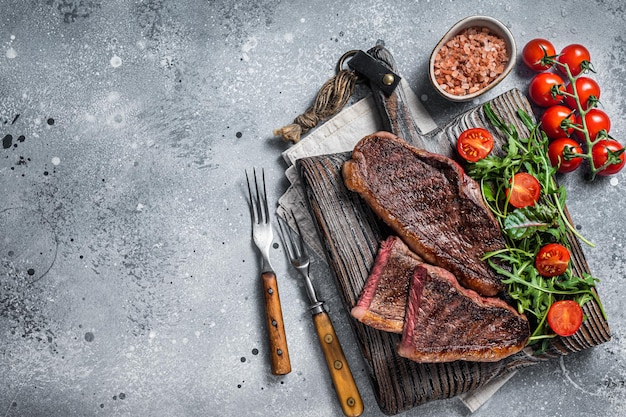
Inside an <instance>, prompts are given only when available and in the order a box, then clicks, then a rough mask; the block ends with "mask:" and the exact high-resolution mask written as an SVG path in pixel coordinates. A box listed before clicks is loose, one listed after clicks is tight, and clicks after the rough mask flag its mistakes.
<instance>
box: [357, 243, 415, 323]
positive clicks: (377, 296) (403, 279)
mask: <svg viewBox="0 0 626 417" xmlns="http://www.w3.org/2000/svg"><path fill="white" fill-rule="evenodd" d="M421 262H422V260H421V258H420V257H419V256H417V255H416V254H414V253H413V252H411V251H410V250H409V248H408V247H407V246H406V245H405V244H404V243H403V242H402V241H401V240H400V238H398V237H397V236H390V237H389V238H387V239H386V240H384V241H383V242H381V244H380V248H379V249H378V253H377V254H376V260H375V261H374V266H373V267H372V270H371V271H370V274H369V276H368V278H367V281H366V283H365V286H364V287H363V289H362V290H361V294H360V295H359V300H358V302H357V304H356V305H355V306H354V307H353V308H352V311H351V314H352V316H353V317H354V318H355V319H357V320H359V321H360V322H361V323H363V324H367V325H368V326H370V327H373V328H375V329H378V330H384V331H386V332H392V333H402V328H403V327H404V316H405V312H406V304H407V298H408V295H409V283H410V282H411V278H412V276H413V270H414V269H415V267H416V266H418V265H419V264H421Z"/></svg>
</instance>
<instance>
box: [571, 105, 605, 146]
mask: <svg viewBox="0 0 626 417" xmlns="http://www.w3.org/2000/svg"><path fill="white" fill-rule="evenodd" d="M576 124H577V125H579V126H582V124H583V122H582V117H580V115H578V116H576ZM585 125H586V126H587V131H588V132H589V139H591V141H592V142H593V141H595V140H596V138H597V137H598V133H600V132H601V131H603V130H604V132H605V133H606V134H608V133H609V131H610V130H611V119H610V118H609V115H608V114H606V113H605V112H603V111H602V110H600V109H597V108H594V109H590V110H589V111H588V112H587V113H586V114H585ZM576 137H578V139H579V140H580V141H582V142H584V141H585V134H584V133H583V132H581V131H579V130H577V131H576Z"/></svg>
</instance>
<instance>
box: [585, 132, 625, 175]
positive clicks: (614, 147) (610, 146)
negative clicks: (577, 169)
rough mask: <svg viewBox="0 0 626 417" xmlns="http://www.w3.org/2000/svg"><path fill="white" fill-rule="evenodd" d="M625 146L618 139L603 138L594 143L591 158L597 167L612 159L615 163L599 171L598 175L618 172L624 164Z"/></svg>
mask: <svg viewBox="0 0 626 417" xmlns="http://www.w3.org/2000/svg"><path fill="white" fill-rule="evenodd" d="M624 157H625V156H624V147H623V146H622V145H621V144H620V143H619V142H618V141H616V140H613V139H602V140H599V141H597V142H596V143H594V145H593V147H592V148H591V160H592V161H593V166H594V167H595V168H600V167H601V166H603V165H604V164H606V163H607V162H610V161H611V160H612V161H613V163H611V164H610V165H608V166H607V167H606V168H603V169H602V170H601V171H599V172H598V175H604V176H606V175H612V174H616V173H618V172H619V171H620V170H621V169H622V168H624V164H626V159H624Z"/></svg>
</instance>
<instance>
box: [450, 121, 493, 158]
mask: <svg viewBox="0 0 626 417" xmlns="http://www.w3.org/2000/svg"><path fill="white" fill-rule="evenodd" d="M493 144H494V141H493V136H492V135H491V133H489V131H488V130H487V129H483V128H482V127H474V128H471V129H467V130H464V131H463V132H462V133H461V135H459V138H458V140H457V142H456V149H457V151H458V152H459V155H461V157H463V159H465V160H466V161H469V162H477V161H479V160H481V159H483V158H484V157H486V156H487V155H489V153H490V152H491V150H492V149H493Z"/></svg>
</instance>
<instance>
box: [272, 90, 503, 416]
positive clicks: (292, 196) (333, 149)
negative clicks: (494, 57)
mask: <svg viewBox="0 0 626 417" xmlns="http://www.w3.org/2000/svg"><path fill="white" fill-rule="evenodd" d="M397 88H402V89H403V90H404V93H405V97H406V98H407V105H408V107H409V109H410V111H411V113H412V115H413V119H414V121H415V123H416V125H417V127H418V128H419V130H420V131H421V133H423V134H426V133H428V132H431V131H432V130H434V129H436V128H437V125H436V124H435V122H434V120H433V119H432V118H431V116H430V115H429V114H428V112H427V111H426V109H425V108H424V106H423V105H422V103H421V102H420V101H419V100H418V98H417V96H416V95H415V93H414V92H413V90H411V88H410V86H409V85H408V82H407V81H406V80H404V79H402V80H401V81H400V84H399V85H398V87H397ZM381 129H382V122H381V118H380V115H379V113H378V109H377V108H376V104H375V102H374V98H373V97H372V96H371V95H369V96H367V97H365V98H363V99H361V100H359V101H358V102H356V103H355V104H353V105H351V106H350V107H347V108H345V109H344V110H342V111H341V112H339V114H337V115H336V116H334V117H332V118H331V119H330V120H328V121H327V122H325V123H324V124H322V125H321V126H319V127H317V128H316V129H315V130H313V131H312V132H310V133H309V134H308V135H307V136H305V137H303V138H302V139H301V140H300V141H299V142H298V143H296V144H295V145H293V146H291V147H290V148H289V149H287V150H285V151H284V152H283V154H282V156H283V158H284V160H285V161H286V162H287V164H288V165H289V167H288V168H287V170H286V171H285V175H286V176H287V178H288V179H289V181H290V183H291V185H290V186H289V188H288V189H287V191H286V192H285V193H284V194H283V195H282V196H281V197H280V199H279V200H278V208H277V210H276V213H277V215H279V216H280V217H281V218H282V219H284V220H285V221H286V222H287V223H288V224H289V225H290V226H291V227H292V228H293V229H294V230H295V223H294V222H293V221H292V217H291V215H287V213H289V212H291V213H292V214H293V216H295V218H296V220H297V222H298V225H299V227H300V230H301V231H302V235H303V236H302V238H303V239H304V241H305V242H306V243H307V245H309V247H310V248H311V249H312V250H313V251H315V252H316V253H317V255H318V256H319V257H320V258H321V259H322V260H323V261H324V262H325V261H326V258H325V256H324V251H323V249H322V244H321V242H320V240H319V237H318V235H317V231H316V229H315V225H314V224H313V220H312V219H311V215H310V213H309V210H308V207H307V203H306V200H305V194H304V191H303V189H302V185H301V183H300V178H299V176H298V174H297V173H296V172H295V168H294V163H295V162H296V160H298V159H299V158H304V157H307V156H317V155H326V154H332V153H340V152H348V151H351V150H352V149H353V148H354V146H355V145H356V143H357V142H358V141H359V140H361V138H363V137H364V136H366V135H369V134H372V133H374V132H376V131H379V130H381ZM514 373H515V372H511V373H507V374H505V375H502V376H500V377H498V378H496V379H495V380H493V381H491V382H490V383H488V384H486V385H484V386H483V387H481V388H478V389H476V390H473V391H471V392H468V393H465V394H462V395H460V396H459V398H460V400H461V401H462V402H463V404H465V406H466V407H467V408H468V409H469V410H470V412H472V413H473V412H474V411H476V410H478V409H479V408H480V407H481V406H482V405H483V404H484V403H485V402H486V401H487V400H488V399H489V398H491V396H492V395H493V394H494V393H495V392H496V391H498V389H500V387H501V386H502V385H504V384H505V383H506V382H507V381H508V380H509V379H510V378H511V377H512V376H513V374H514Z"/></svg>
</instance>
